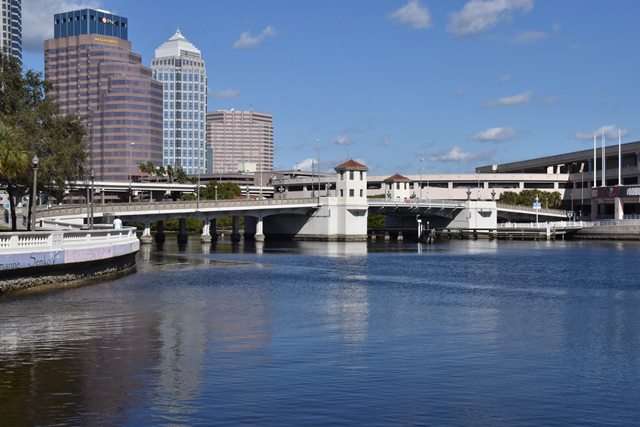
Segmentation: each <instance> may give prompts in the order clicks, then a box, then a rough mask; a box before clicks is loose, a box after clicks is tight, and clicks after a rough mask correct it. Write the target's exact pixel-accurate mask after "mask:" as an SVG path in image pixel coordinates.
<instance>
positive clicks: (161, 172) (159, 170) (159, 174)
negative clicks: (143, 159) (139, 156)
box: [155, 166, 167, 182]
mask: <svg viewBox="0 0 640 427" xmlns="http://www.w3.org/2000/svg"><path fill="white" fill-rule="evenodd" d="M165 173H167V171H166V170H165V169H164V166H156V170H155V175H156V182H158V180H159V179H160V177H162V176H164V174H165Z"/></svg>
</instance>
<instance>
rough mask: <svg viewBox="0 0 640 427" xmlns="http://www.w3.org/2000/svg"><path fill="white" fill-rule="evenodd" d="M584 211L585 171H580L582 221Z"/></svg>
mask: <svg viewBox="0 0 640 427" xmlns="http://www.w3.org/2000/svg"><path fill="white" fill-rule="evenodd" d="M582 209H584V170H582V169H581V170H580V220H582Z"/></svg>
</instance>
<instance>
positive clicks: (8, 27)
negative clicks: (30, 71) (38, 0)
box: [0, 0, 22, 64]
mask: <svg viewBox="0 0 640 427" xmlns="http://www.w3.org/2000/svg"><path fill="white" fill-rule="evenodd" d="M0 8H1V9H2V30H1V31H0V47H1V48H2V53H3V54H9V55H10V56H13V57H14V58H16V59H17V60H18V62H19V63H20V64H22V6H21V0H0Z"/></svg>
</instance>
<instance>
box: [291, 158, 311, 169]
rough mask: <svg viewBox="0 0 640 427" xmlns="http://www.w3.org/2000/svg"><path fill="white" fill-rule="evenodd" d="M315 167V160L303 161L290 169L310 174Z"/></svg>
mask: <svg viewBox="0 0 640 427" xmlns="http://www.w3.org/2000/svg"><path fill="white" fill-rule="evenodd" d="M315 165H316V159H304V160H300V161H299V162H298V163H296V164H295V165H293V167H292V169H293V170H301V171H305V172H311V170H312V169H315Z"/></svg>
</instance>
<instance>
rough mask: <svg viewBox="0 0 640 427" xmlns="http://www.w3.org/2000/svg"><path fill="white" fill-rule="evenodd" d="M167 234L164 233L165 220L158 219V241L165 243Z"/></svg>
mask: <svg viewBox="0 0 640 427" xmlns="http://www.w3.org/2000/svg"><path fill="white" fill-rule="evenodd" d="M165 239H166V236H165V235H164V221H163V220H158V222H157V223H156V243H160V244H162V243H164V241H165Z"/></svg>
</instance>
